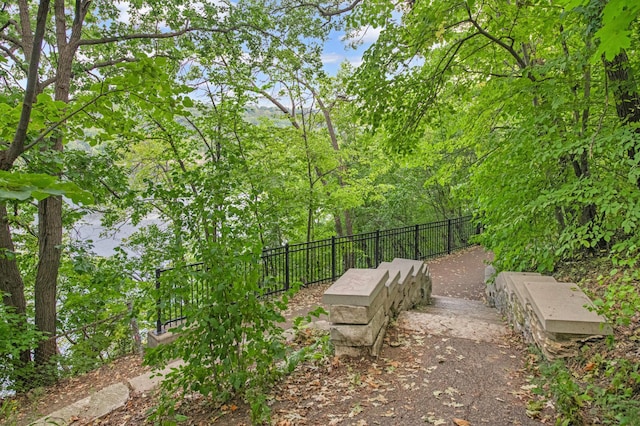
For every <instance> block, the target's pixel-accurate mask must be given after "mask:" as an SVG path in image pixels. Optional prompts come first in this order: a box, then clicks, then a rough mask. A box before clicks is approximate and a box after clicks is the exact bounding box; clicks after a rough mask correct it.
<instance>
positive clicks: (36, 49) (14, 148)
mask: <svg viewBox="0 0 640 426" xmlns="http://www.w3.org/2000/svg"><path fill="white" fill-rule="evenodd" d="M48 14H49V0H41V1H40V4H39V6H38V15H37V21H36V33H35V35H34V44H33V49H32V51H31V58H30V60H29V73H28V75H27V88H26V90H25V93H24V100H23V102H22V111H21V112H20V121H19V122H18V126H17V127H16V133H15V134H14V137H13V142H12V143H11V146H10V147H9V149H8V150H6V151H2V152H1V153H0V170H9V169H10V168H11V167H12V166H13V163H14V161H16V159H17V158H18V157H19V156H20V155H22V153H23V152H24V151H25V147H24V142H25V140H26V138H27V129H28V128H29V121H30V120H31V111H32V109H33V102H34V100H35V97H36V96H35V95H36V89H37V88H38V68H39V66H40V53H41V51H42V40H43V39H44V32H45V29H46V26H47V15H48Z"/></svg>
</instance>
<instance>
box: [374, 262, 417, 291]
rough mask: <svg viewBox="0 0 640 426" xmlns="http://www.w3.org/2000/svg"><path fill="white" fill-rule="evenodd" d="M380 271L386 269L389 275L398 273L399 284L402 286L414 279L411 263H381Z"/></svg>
mask: <svg viewBox="0 0 640 426" xmlns="http://www.w3.org/2000/svg"><path fill="white" fill-rule="evenodd" d="M378 269H386V270H388V271H389V274H393V273H394V272H395V271H398V272H399V273H400V277H399V278H398V284H399V285H400V286H403V285H405V284H406V283H408V280H410V279H411V278H412V277H413V265H412V264H409V263H399V262H397V263H392V262H380V265H378Z"/></svg>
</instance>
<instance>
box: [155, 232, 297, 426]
mask: <svg viewBox="0 0 640 426" xmlns="http://www.w3.org/2000/svg"><path fill="white" fill-rule="evenodd" d="M243 243H244V244H243ZM246 243H248V241H243V240H241V239H239V238H238V239H235V240H234V241H226V244H224V245H222V244H210V245H208V246H207V250H206V256H207V258H206V260H205V265H206V268H205V270H203V271H196V272H193V273H190V274H189V273H185V272H186V271H185V270H184V269H182V270H181V269H178V270H176V271H177V272H179V273H176V274H170V275H171V278H170V279H172V280H176V281H174V283H175V284H174V285H175V287H176V288H177V289H178V290H177V291H178V294H177V295H176V297H182V298H183V300H189V294H190V293H191V292H192V291H193V289H194V288H197V287H194V286H204V287H201V288H204V289H206V290H205V291H204V292H202V293H200V297H201V298H202V299H201V300H200V302H199V304H198V305H197V306H196V305H191V304H189V305H187V306H186V309H185V311H184V314H185V315H186V320H185V322H184V324H182V325H181V326H180V327H178V328H177V329H175V332H178V333H180V336H179V337H178V338H177V340H176V342H174V343H172V344H168V345H162V346H160V347H158V348H157V349H154V350H153V351H151V352H150V353H149V354H148V356H147V358H146V361H147V362H148V363H149V364H151V365H156V366H162V365H164V364H166V363H167V362H169V361H170V360H173V359H182V360H183V361H184V362H185V364H184V365H182V366H181V367H179V368H178V369H176V370H175V371H173V372H171V373H169V374H168V375H167V379H166V380H164V381H163V385H162V386H163V389H164V391H165V392H167V394H168V395H173V394H174V393H175V392H180V393H181V394H183V395H185V394H190V393H193V392H197V393H199V394H201V395H204V396H205V397H207V398H210V399H211V401H212V402H213V403H216V404H218V403H224V402H226V401H228V400H229V399H230V398H232V397H234V396H240V397H242V398H245V399H247V401H248V403H249V404H250V405H251V409H252V417H253V418H254V420H255V421H256V422H259V421H262V420H263V419H264V418H266V417H268V413H269V409H268V406H267V404H266V401H265V400H264V396H263V395H264V394H265V392H266V389H267V386H268V385H269V384H270V383H272V382H273V381H274V380H275V379H276V378H277V377H278V376H279V375H280V374H281V363H282V362H284V359H285V355H286V350H285V345H284V341H283V338H282V335H281V334H282V329H281V328H279V327H278V326H277V323H278V322H281V321H283V320H284V319H283V317H282V315H281V313H280V312H281V310H282V309H284V308H285V306H286V298H285V299H284V300H283V301H279V300H273V299H263V298H260V297H259V295H260V289H259V287H258V277H259V271H258V270H257V269H256V268H253V267H251V266H250V265H253V264H256V258H257V257H256V256H257V255H259V252H258V251H257V249H258V248H259V247H258V246H254V247H253V249H248V246H247V245H245V244H246ZM180 288H182V289H183V290H182V292H181V290H179V289H180ZM167 403H168V404H169V406H167V405H166V404H163V405H161V406H160V407H159V408H158V410H157V411H156V413H155V415H154V418H156V419H157V420H160V419H162V418H164V416H166V415H172V408H171V406H170V405H171V399H169V400H168V401H167Z"/></svg>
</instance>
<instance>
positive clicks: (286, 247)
mask: <svg viewBox="0 0 640 426" xmlns="http://www.w3.org/2000/svg"><path fill="white" fill-rule="evenodd" d="M290 279H291V276H290V275H289V243H286V244H285V245H284V290H285V291H289V284H290Z"/></svg>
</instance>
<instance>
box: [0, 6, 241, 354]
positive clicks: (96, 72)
mask: <svg viewBox="0 0 640 426" xmlns="http://www.w3.org/2000/svg"><path fill="white" fill-rule="evenodd" d="M118 6H120V7H127V8H128V11H129V16H130V18H129V22H126V23H125V22H121V21H120V20H119V14H120V10H119V9H118ZM145 8H150V9H151V11H152V12H153V13H149V14H147V13H142V12H145ZM224 9H225V5H220V6H216V7H213V6H211V7H209V8H207V15H206V16H205V15H202V14H200V15H198V14H197V13H196V11H194V9H193V8H183V7H181V5H180V4H178V2H172V3H169V4H162V5H160V4H155V3H149V4H141V3H140V2H120V3H117V4H114V3H111V2H91V1H90V0H77V1H76V2H74V3H73V5H71V7H69V5H67V4H66V3H65V2H64V1H62V0H57V1H54V2H53V5H52V9H51V14H50V15H49V2H48V1H44V0H43V1H41V2H39V5H38V9H37V18H35V19H34V13H35V12H36V11H35V9H34V8H33V7H32V6H31V5H30V4H29V3H28V2H26V1H19V2H17V4H11V5H9V4H5V6H4V9H3V12H2V15H0V16H1V17H2V24H1V26H0V28H1V30H2V31H1V32H0V40H1V41H2V46H1V47H2V49H1V50H2V52H3V61H4V62H5V63H6V64H7V65H6V67H5V68H4V73H3V74H4V77H5V78H4V86H3V96H4V97H5V99H7V100H8V101H9V103H8V105H9V106H10V112H11V114H9V120H10V121H9V122H7V123H6V124H7V127H8V128H14V129H15V133H14V136H13V138H12V139H11V140H10V141H7V140H6V139H5V142H4V143H3V149H2V150H1V151H0V168H1V169H2V170H4V171H9V170H15V171H18V170H28V171H31V169H33V171H36V172H38V173H45V174H48V175H50V176H61V174H62V173H64V166H61V164H62V162H63V154H62V153H63V146H64V141H65V138H69V137H70V138H73V137H75V136H78V132H79V130H81V129H82V128H88V127H90V126H89V125H88V122H89V121H90V120H91V119H93V118H96V117H100V118H108V117H107V116H108V115H110V114H115V113H116V111H115V110H113V109H112V108H110V105H111V104H110V103H109V102H111V100H107V99H106V98H109V97H110V96H112V95H115V94H122V93H126V92H128V91H129V92H130V91H132V90H133V86H132V85H128V84H127V82H125V81H120V82H121V83H123V84H124V86H120V87H111V88H110V87H108V86H105V85H104V84H103V83H104V82H105V81H106V80H108V79H109V78H113V77H114V76H115V75H117V74H118V73H121V72H122V71H125V72H126V67H124V68H123V67H119V66H118V64H124V63H131V62H138V63H143V64H146V66H147V69H146V70H145V69H144V68H143V69H142V71H145V72H143V73H142V74H139V77H142V76H146V77H151V78H153V65H152V64H151V63H150V62H149V61H146V60H143V58H146V57H147V56H148V53H149V52H151V53H152V55H153V56H172V57H173V58H175V59H179V56H178V55H177V52H178V50H176V49H177V48H178V47H179V46H178V44H177V43H176V42H175V41H176V40H177V38H178V37H180V36H183V35H185V34H192V33H196V32H200V33H210V32H213V33H220V32H226V31H229V29H228V28H217V27H211V26H210V25H209V22H215V20H213V19H208V18H209V17H212V16H213V17H216V18H217V17H218V16H219V14H220V13H223V10H224ZM34 23H35V24H36V29H35V31H34V30H32V25H33V24H34ZM160 23H163V25H165V26H160V25H159V24H160ZM205 23H206V25H204V26H202V27H196V25H198V24H205ZM174 28H175V30H174ZM47 34H52V35H53V37H52V38H50V37H49V36H48V35H47ZM41 45H42V47H41ZM41 55H43V58H44V59H43V60H40V56H41ZM138 71H140V70H138ZM130 76H131V75H130ZM25 77H26V80H27V83H26V88H24V89H23V87H22V86H21V85H20V84H19V82H20V81H22V80H23V78H25ZM96 82H97V83H96ZM111 82H112V83H116V81H115V80H112V81H111ZM164 83H166V81H165V82H164ZM142 97H144V95H142ZM19 98H22V102H18V99H19ZM103 101H104V102H103ZM92 109H93V113H95V114H96V116H95V117H92V116H91V114H92V112H91V110H92ZM14 111H15V113H14ZM18 112H19V114H18ZM17 116H19V117H20V118H19V120H15V121H12V120H13V117H17ZM30 118H31V120H30ZM87 118H88V119H87ZM111 118H112V119H113V116H112V117H111ZM83 119H84V122H83ZM105 122H106V120H105ZM103 123H104V122H103ZM115 126H117V123H112V125H111V126H105V128H104V129H103V132H104V134H107V135H108V134H110V133H111V132H113V131H115V130H116V129H114V127H115ZM118 130H122V129H118ZM104 134H103V136H104ZM38 204H39V207H38V243H39V249H38V264H37V274H36V277H35V283H34V301H35V324H36V327H37V329H38V330H39V331H41V332H43V333H45V334H46V335H48V336H54V335H55V334H56V308H55V307H56V287H57V277H58V268H59V264H60V256H61V244H62V209H63V207H62V199H61V197H60V196H50V197H47V198H44V199H42V200H40V201H39V202H38ZM0 218H2V227H0V246H1V248H2V250H3V256H2V259H1V260H0V275H1V276H2V277H3V279H2V290H4V291H7V293H9V295H10V296H9V297H6V298H5V303H7V304H8V305H9V306H12V307H14V308H15V309H16V311H17V312H18V313H24V312H25V306H26V298H25V286H24V283H23V281H22V277H21V275H20V270H19V265H17V263H16V259H15V256H13V255H12V253H13V252H14V251H15V249H16V248H15V247H14V244H13V239H12V234H11V232H12V231H11V227H10V225H11V224H10V219H9V216H8V212H7V209H6V203H4V202H3V203H1V204H0ZM4 277H6V278H4ZM55 353H56V346H55V339H48V340H46V341H44V342H42V343H41V344H40V345H39V347H38V349H37V350H36V362H37V363H38V364H40V365H43V364H46V363H47V361H48V359H49V358H50V357H51V356H52V355H54V354H55Z"/></svg>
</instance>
